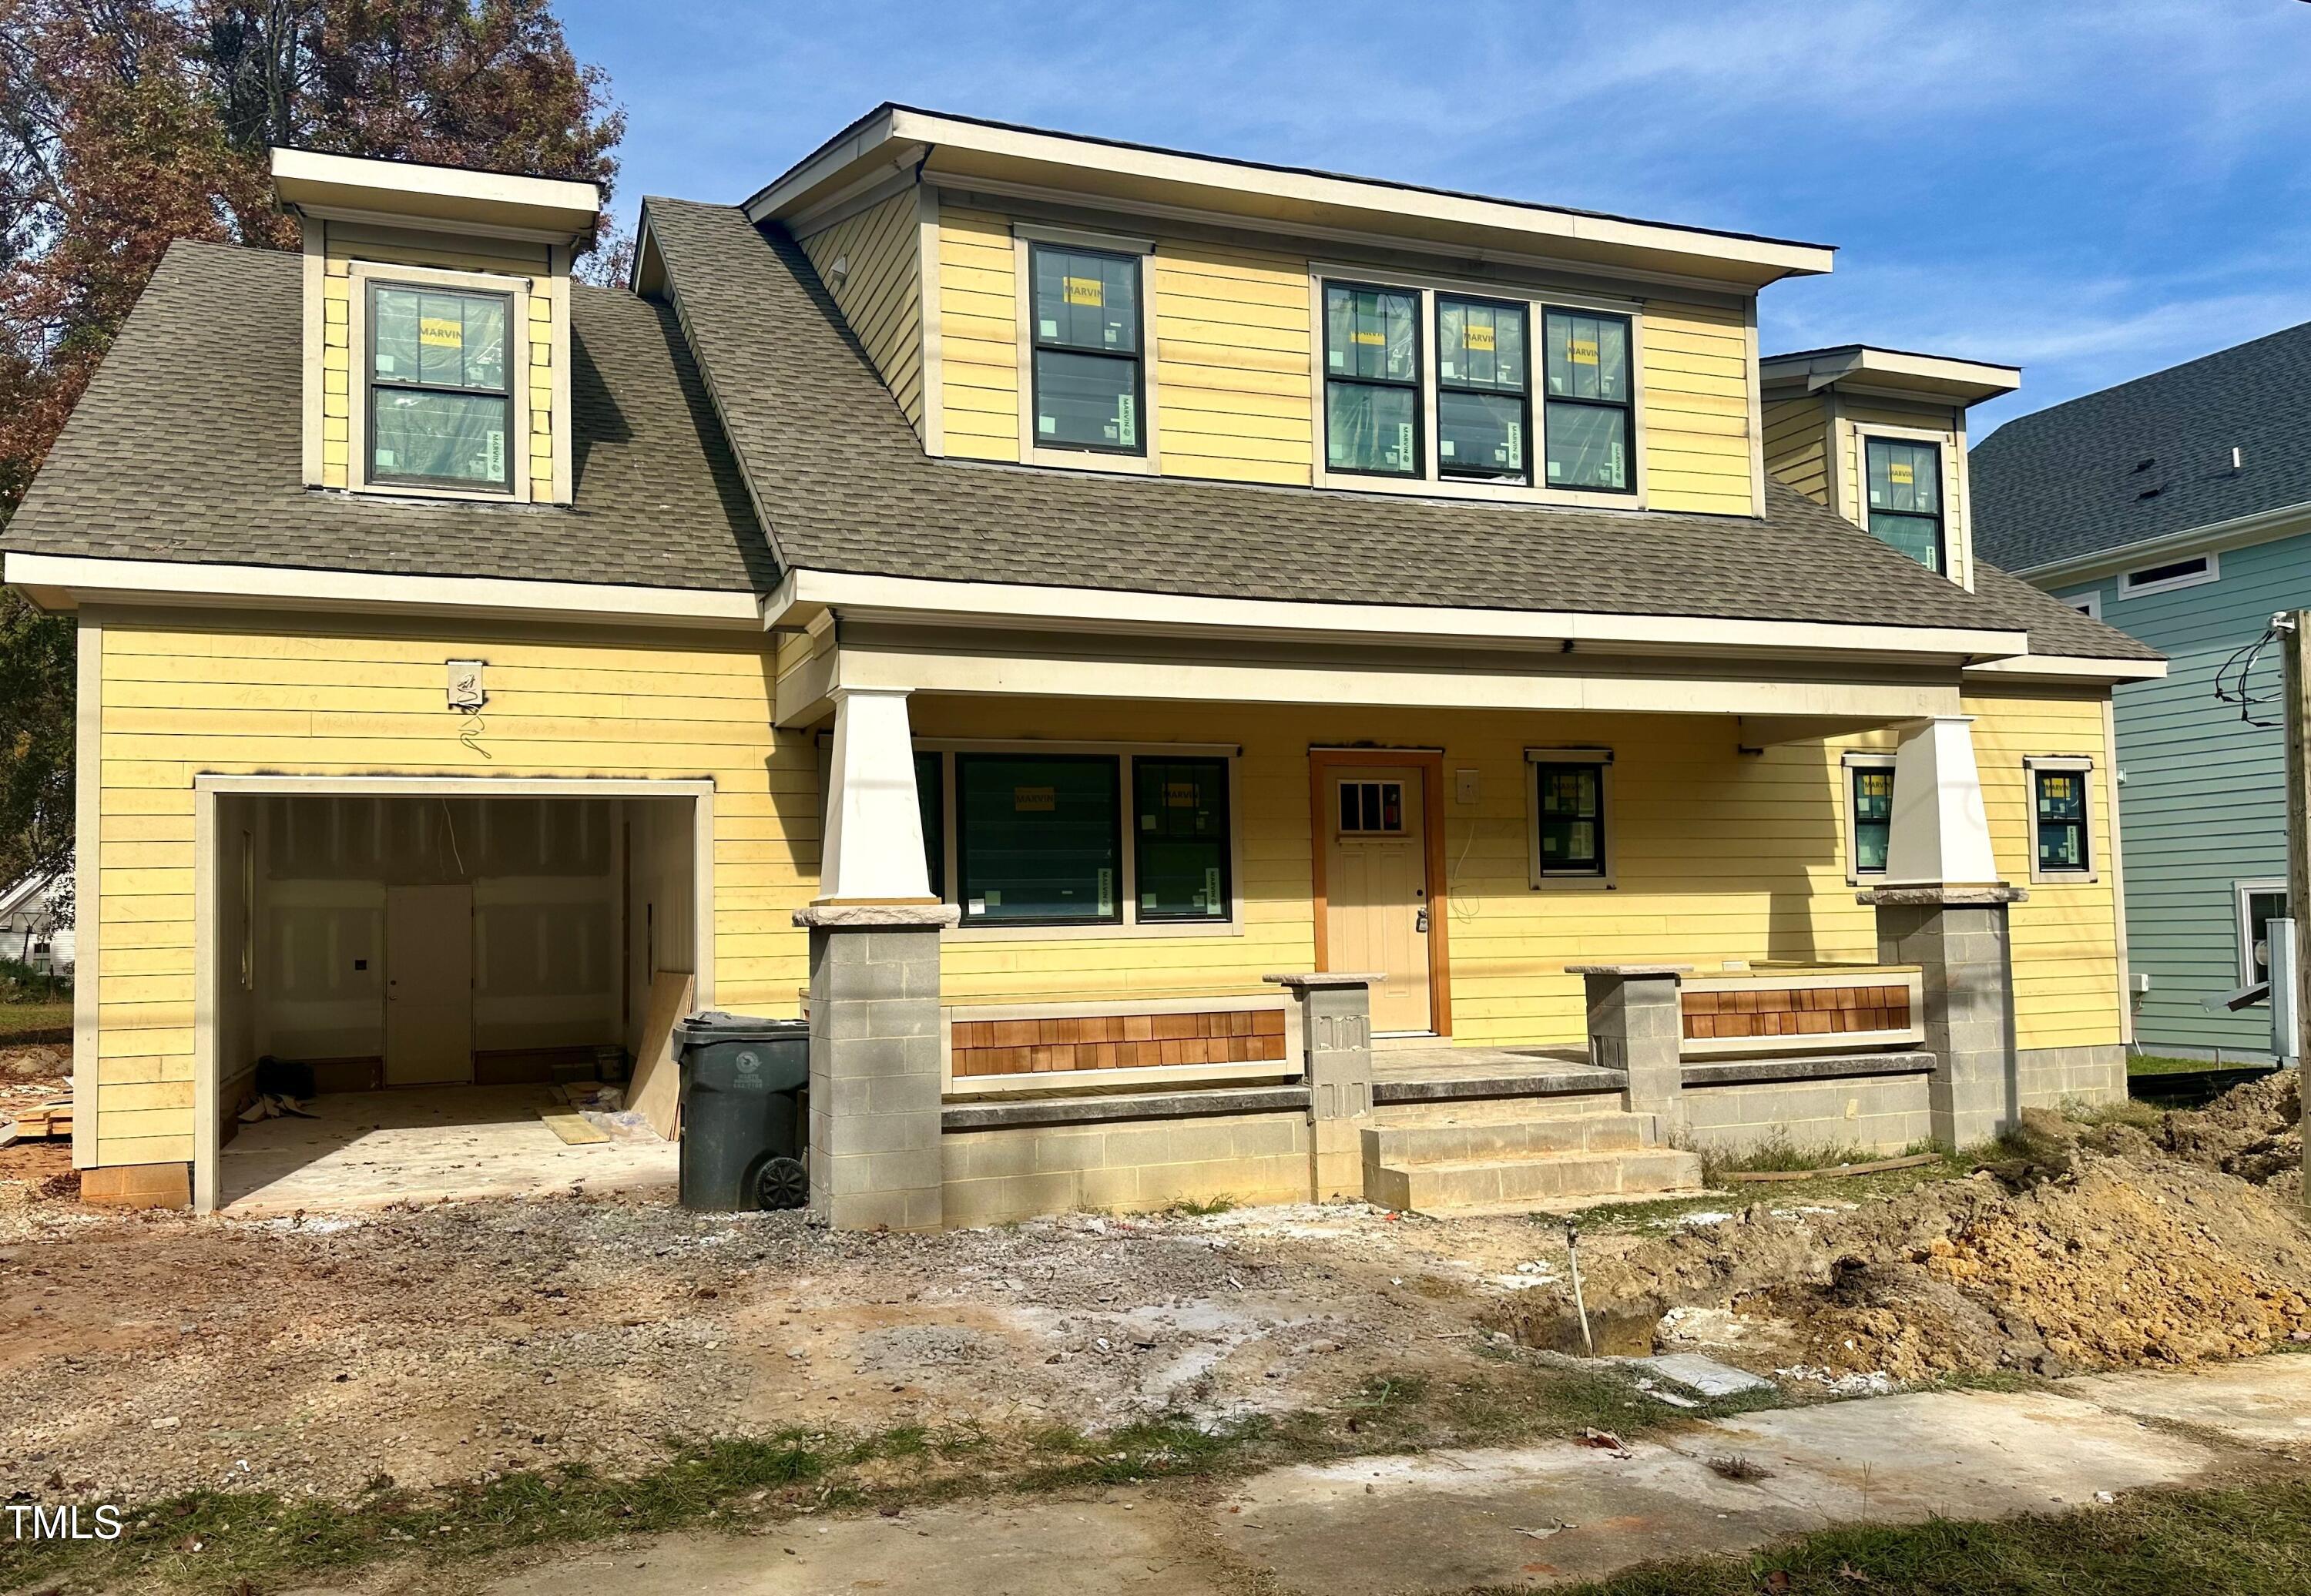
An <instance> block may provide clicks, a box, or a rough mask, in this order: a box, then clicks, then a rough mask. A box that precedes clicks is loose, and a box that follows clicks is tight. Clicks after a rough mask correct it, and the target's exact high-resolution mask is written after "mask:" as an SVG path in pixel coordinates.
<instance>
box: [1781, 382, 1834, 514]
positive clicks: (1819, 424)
mask: <svg viewBox="0 0 2311 1596" xmlns="http://www.w3.org/2000/svg"><path fill="white" fill-rule="evenodd" d="M1827 423H1828V415H1827V411H1826V410H1825V408H1824V406H1823V404H1822V400H1821V397H1820V396H1819V395H1818V394H1808V395H1805V396H1804V397H1801V398H1795V399H1776V400H1775V401H1774V402H1773V403H1772V404H1770V405H1767V406H1766V470H1767V471H1768V472H1770V473H1771V474H1772V475H1774V476H1775V477H1777V478H1779V479H1780V480H1781V481H1783V482H1784V483H1787V484H1789V485H1790V486H1791V487H1793V488H1795V489H1796V490H1797V491H1798V492H1799V493H1803V494H1804V495H1805V496H1806V497H1807V498H1809V499H1811V500H1812V501H1814V502H1815V503H1817V504H1827V503H1828V502H1829V435H1828V431H1827Z"/></svg>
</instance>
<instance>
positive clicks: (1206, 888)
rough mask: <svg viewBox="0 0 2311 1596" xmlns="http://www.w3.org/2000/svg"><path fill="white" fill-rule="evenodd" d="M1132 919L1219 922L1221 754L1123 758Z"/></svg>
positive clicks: (1224, 845) (1224, 902)
mask: <svg viewBox="0 0 2311 1596" xmlns="http://www.w3.org/2000/svg"><path fill="white" fill-rule="evenodd" d="M1131 776H1132V785H1133V787H1134V789H1135V794H1134V803H1133V807H1132V815H1133V819H1132V827H1133V831H1132V835H1133V839H1134V842H1135V843H1136V845H1137V849H1138V855H1137V858H1136V859H1134V860H1133V863H1134V865H1135V867H1136V869H1135V872H1134V874H1135V876H1136V877H1137V880H1136V883H1135V885H1136V886H1137V887H1138V894H1139V916H1138V918H1139V920H1140V921H1141V922H1142V923H1143V924H1144V923H1147V922H1148V921H1151V920H1225V919H1226V918H1227V914H1228V899H1229V883H1228V771H1227V761H1225V759H1164V758H1158V757H1156V756H1154V755H1151V754H1141V755H1139V756H1138V757H1136V758H1135V759H1133V760H1132V762H1131Z"/></svg>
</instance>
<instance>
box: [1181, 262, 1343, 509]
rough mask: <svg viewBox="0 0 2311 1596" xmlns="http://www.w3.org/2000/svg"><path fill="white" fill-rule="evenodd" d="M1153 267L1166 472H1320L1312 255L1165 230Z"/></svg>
mask: <svg viewBox="0 0 2311 1596" xmlns="http://www.w3.org/2000/svg"><path fill="white" fill-rule="evenodd" d="M1152 275H1153V277H1154V284H1153V292H1154V293H1155V308H1156V392H1157V395H1158V402H1157V406H1156V425H1157V427H1158V429H1159V432H1160V438H1159V446H1160V449H1161V454H1162V460H1163V468H1164V472H1165V473H1166V474H1167V475H1185V476H1207V477H1217V478H1220V479H1223V480H1231V481H1238V482H1265V483H1306V482H1308V481H1310V480H1311V479H1312V471H1313V469H1314V461H1315V423H1314V420H1313V417H1312V400H1311V397H1310V385H1309V376H1308V372H1309V358H1310V357H1309V339H1310V336H1311V334H1310V330H1309V325H1308V263H1307V261H1306V260H1305V258H1304V257H1299V256H1291V255H1269V254H1260V253H1253V252H1249V251H1243V250H1233V249H1221V248H1218V247H1216V246H1213V245H1209V244H1202V243H1187V242H1178V243H1173V242H1165V243H1162V244H1159V245H1158V246H1157V252H1156V257H1155V261H1154V271H1153V273H1152Z"/></svg>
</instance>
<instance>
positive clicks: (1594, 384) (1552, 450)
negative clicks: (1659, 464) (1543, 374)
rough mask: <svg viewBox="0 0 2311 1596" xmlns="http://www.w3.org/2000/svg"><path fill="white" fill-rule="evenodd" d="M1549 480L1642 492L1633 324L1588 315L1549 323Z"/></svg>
mask: <svg viewBox="0 0 2311 1596" xmlns="http://www.w3.org/2000/svg"><path fill="white" fill-rule="evenodd" d="M1544 324H1545V325H1544V327H1543V333H1542V344H1543V348H1542V354H1543V357H1544V359H1545V361H1546V362H1547V364H1546V371H1547V390H1546V391H1547V399H1546V401H1545V406H1544V408H1545V414H1543V416H1542V418H1541V419H1542V424H1543V430H1544V431H1545V432H1546V433H1547V434H1548V438H1547V453H1546V457H1545V458H1547V460H1548V485H1549V486H1550V487H1553V488H1585V489H1588V490H1590V491H1592V492H1599V493H1633V492H1635V484H1634V483H1633V482H1632V481H1631V479H1630V463H1631V461H1632V460H1633V459H1634V458H1635V455H1636V401H1635V392H1634V388H1633V385H1632V383H1631V381H1630V377H1629V318H1627V317H1626V316H1607V315H1601V314H1598V313H1595V312H1592V311H1586V310H1551V311H1548V313H1547V315H1546V317H1545V318H1544Z"/></svg>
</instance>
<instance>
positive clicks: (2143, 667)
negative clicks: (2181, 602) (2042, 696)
mask: <svg viewBox="0 0 2311 1596" xmlns="http://www.w3.org/2000/svg"><path fill="white" fill-rule="evenodd" d="M1966 674H1967V676H2027V677H2038V678H2044V679H2045V680H2048V681H2054V680H2061V681H2072V682H2076V681H2103V682H2156V681H2160V680H2162V679H2164V678H2165V676H2166V675H2167V662H2166V661H2165V660H2164V659H2097V658H2091V657H2080V656H2071V655H2064V654H2021V655H2017V656H2016V657H2015V658H2011V659H1985V660H1984V661H1983V662H1982V663H1981V664H1979V665H1969V666H1967V667H1966Z"/></svg>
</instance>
